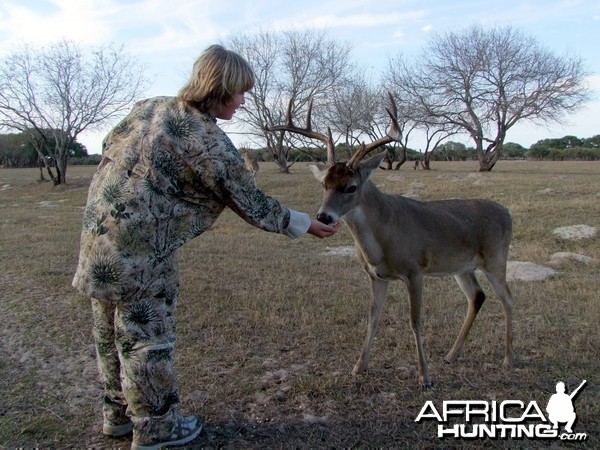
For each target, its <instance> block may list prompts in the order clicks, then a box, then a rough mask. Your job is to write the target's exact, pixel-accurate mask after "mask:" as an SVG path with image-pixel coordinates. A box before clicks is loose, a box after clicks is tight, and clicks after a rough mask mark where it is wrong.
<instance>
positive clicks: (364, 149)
mask: <svg viewBox="0 0 600 450" xmlns="http://www.w3.org/2000/svg"><path fill="white" fill-rule="evenodd" d="M388 98H389V99H390V108H386V109H385V110H386V111H387V113H388V115H389V116H390V119H391V121H392V125H391V126H390V131H389V132H388V134H386V135H385V136H384V137H382V138H380V139H377V140H376V141H373V142H371V143H369V144H365V143H364V142H363V143H362V144H361V145H360V147H359V149H358V150H357V151H356V153H355V154H354V155H352V158H350V160H349V161H348V163H347V165H348V166H350V167H354V166H355V165H356V163H358V161H360V160H361V159H363V158H364V157H365V156H366V155H367V154H369V153H371V152H372V151H373V150H375V149H376V148H377V147H381V146H382V145H385V144H389V143H390V142H393V141H400V139H401V138H402V135H401V133H400V126H399V125H398V119H397V116H398V108H397V107H396V102H395V101H394V97H393V96H392V94H391V92H388Z"/></svg>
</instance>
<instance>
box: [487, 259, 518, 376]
mask: <svg viewBox="0 0 600 450" xmlns="http://www.w3.org/2000/svg"><path fill="white" fill-rule="evenodd" d="M484 273H485V276H486V277H487V279H488V280H489V281H490V283H491V285H492V287H493V288H494V292H495V293H496V295H497V296H498V298H499V299H500V301H501V302H502V308H503V309H504V330H505V334H504V362H503V364H502V365H503V366H504V367H506V368H509V367H512V366H513V364H514V354H513V348H512V312H513V303H514V302H513V298H512V294H511V292H510V289H509V288H508V284H506V269H505V268H504V267H503V268H501V269H498V270H495V271H493V272H492V271H490V272H488V271H484Z"/></svg>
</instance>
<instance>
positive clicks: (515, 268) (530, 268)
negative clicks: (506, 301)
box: [506, 261, 558, 281]
mask: <svg viewBox="0 0 600 450" xmlns="http://www.w3.org/2000/svg"><path fill="white" fill-rule="evenodd" d="M555 275H558V272H556V271H555V270H554V269H551V268H549V267H544V266H539V265H537V264H534V263H531V262H525V261H509V262H508V264H507V267H506V279H507V280H508V281H543V280H546V279H548V278H551V277H553V276H555Z"/></svg>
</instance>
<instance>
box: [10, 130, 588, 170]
mask: <svg viewBox="0 0 600 450" xmlns="http://www.w3.org/2000/svg"><path fill="white" fill-rule="evenodd" d="M388 150H390V152H391V153H392V154H393V155H394V160H396V161H397V160H399V159H401V157H402V149H400V148H397V147H396V148H392V147H388ZM249 152H250V155H251V156H252V157H253V158H254V159H256V160H257V161H273V155H272V154H271V153H270V152H269V151H268V150H267V149H264V148H263V149H250V150H249ZM352 153H353V151H349V149H348V147H346V146H345V145H338V146H337V147H336V154H337V158H338V160H342V161H343V160H347V159H349V158H350V156H351V154H352ZM423 156H424V155H423V153H422V152H419V151H417V150H414V149H411V148H407V149H406V159H407V160H408V161H415V160H420V159H423ZM101 158H102V157H101V156H100V155H88V153H87V149H86V148H85V146H84V145H82V144H80V143H78V142H74V143H73V145H72V149H71V152H70V155H69V164H71V165H96V164H98V163H99V162H100V160H101ZM430 159H431V161H469V160H476V159H477V154H476V152H475V149H474V148H472V147H467V146H465V145H464V144H462V143H460V142H453V141H448V142H445V143H444V144H442V145H440V146H438V147H436V148H435V149H434V150H433V151H432V152H431V156H430ZM501 159H533V160H546V161H567V160H580V161H600V135H596V136H594V137H591V138H583V139H582V138H578V137H576V136H564V137H562V138H559V139H543V140H541V141H538V142H536V143H535V144H533V145H532V146H531V147H529V149H527V148H525V147H523V146H521V145H519V144H516V143H513V142H508V143H506V144H504V146H503V147H502V158H501ZM326 160H327V153H326V151H325V149H324V148H319V147H309V148H305V149H290V150H289V153H288V161H290V162H291V161H326ZM39 164H40V158H39V155H38V153H37V152H36V151H35V149H34V148H33V146H32V145H31V144H30V143H29V141H28V139H27V136H26V135H25V134H24V133H18V134H0V165H1V166H4V167H37V166H38V165H39Z"/></svg>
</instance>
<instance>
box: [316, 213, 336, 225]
mask: <svg viewBox="0 0 600 450" xmlns="http://www.w3.org/2000/svg"><path fill="white" fill-rule="evenodd" d="M317 220H318V221H319V222H321V223H324V224H325V225H329V224H331V223H332V222H333V217H331V216H330V215H329V214H327V213H324V212H318V213H317Z"/></svg>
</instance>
